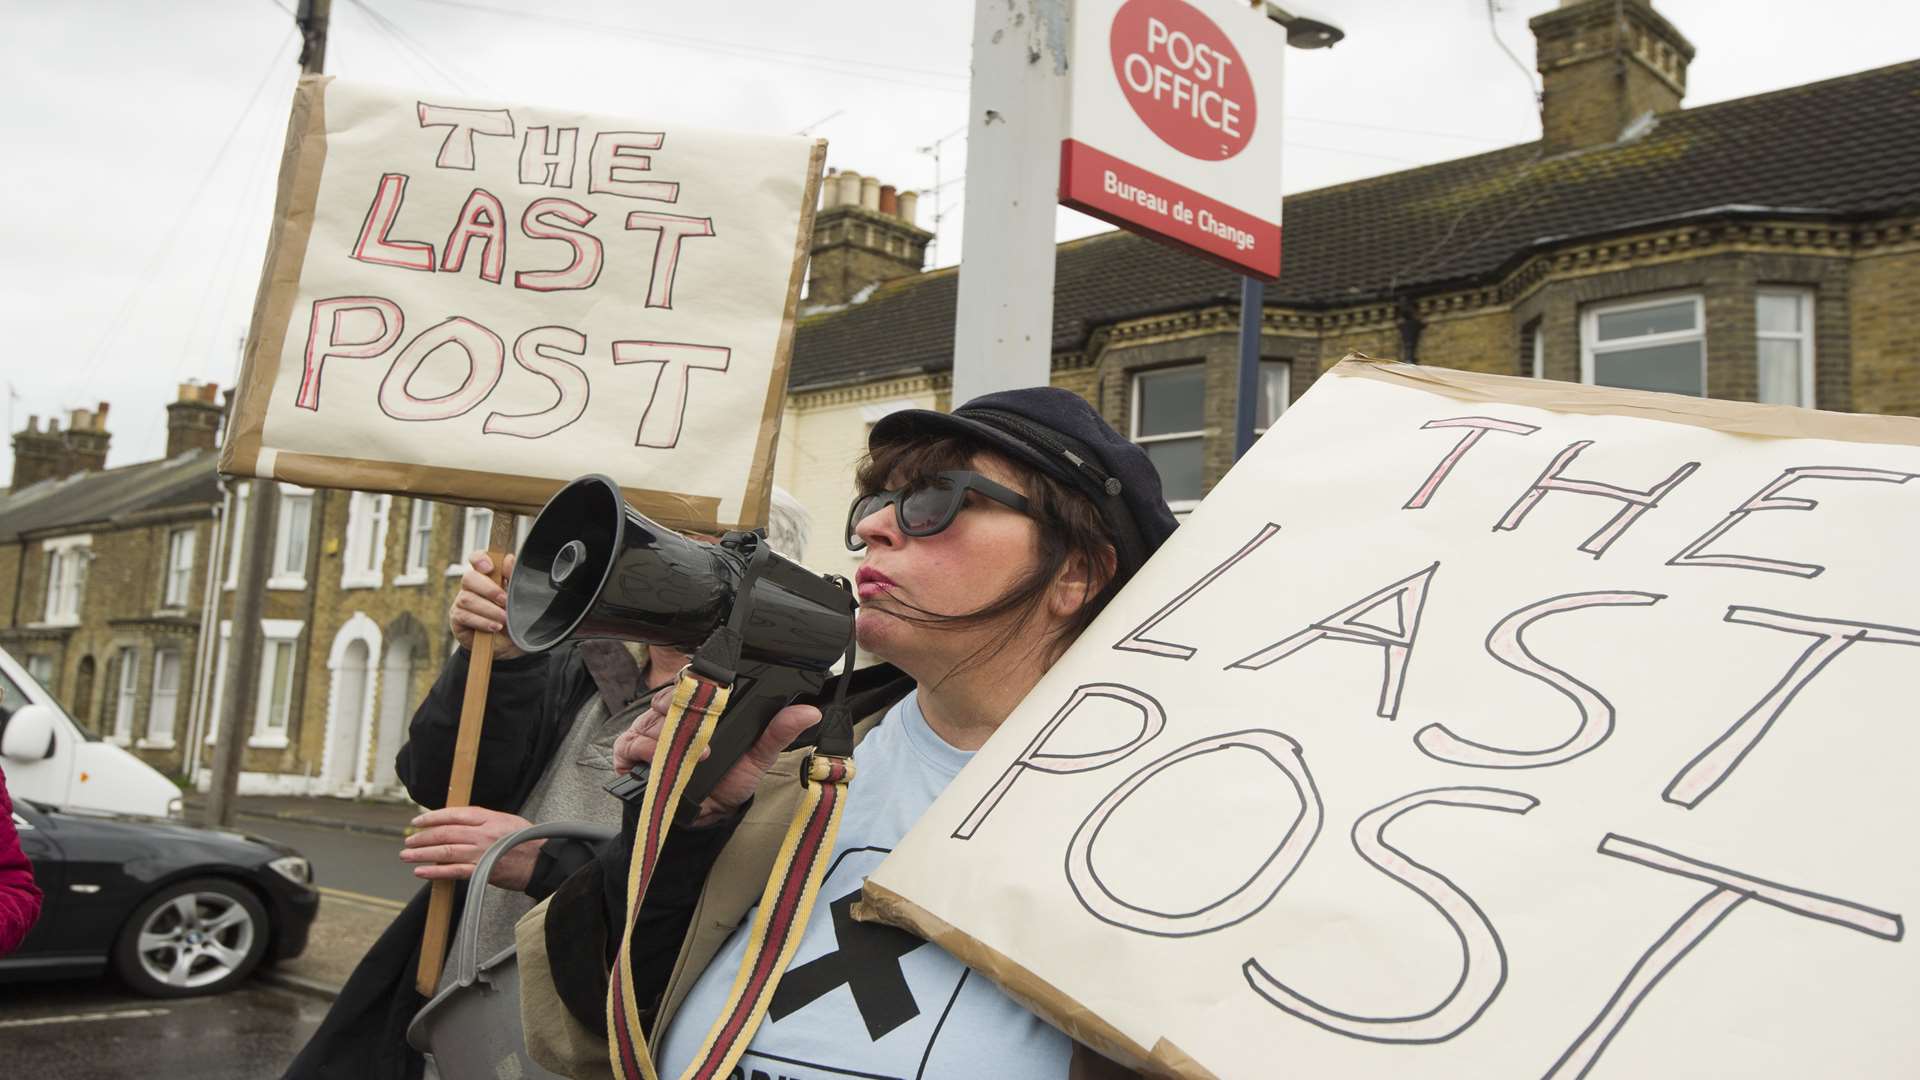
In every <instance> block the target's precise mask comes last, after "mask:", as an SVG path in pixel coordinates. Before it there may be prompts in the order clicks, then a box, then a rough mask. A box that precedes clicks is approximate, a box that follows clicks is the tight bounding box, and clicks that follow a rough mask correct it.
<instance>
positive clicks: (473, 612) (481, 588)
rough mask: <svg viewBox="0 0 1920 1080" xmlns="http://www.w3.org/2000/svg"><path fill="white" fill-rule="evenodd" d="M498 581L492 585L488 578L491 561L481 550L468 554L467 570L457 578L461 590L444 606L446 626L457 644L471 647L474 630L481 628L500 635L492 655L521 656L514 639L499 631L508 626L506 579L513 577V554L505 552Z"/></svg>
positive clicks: (495, 657) (464, 647) (494, 641)
mask: <svg viewBox="0 0 1920 1080" xmlns="http://www.w3.org/2000/svg"><path fill="white" fill-rule="evenodd" d="M501 565H502V566H503V567H504V569H503V570H502V571H501V573H500V584H498V585H495V584H494V583H493V580H492V579H491V578H489V577H487V575H488V574H490V573H492V572H493V560H492V559H490V558H488V557H487V553H486V552H484V551H476V552H474V553H473V554H471V555H468V556H467V572H466V573H465V574H463V575H461V577H460V591H459V592H457V593H455V594H454V596H453V606H452V607H450V608H448V609H447V628H448V629H450V630H452V631H453V638H454V640H455V641H458V642H459V643H460V647H461V648H463V649H466V650H468V651H469V652H471V651H472V650H473V632H474V631H475V630H483V631H486V632H488V633H492V634H499V635H500V636H499V637H496V638H494V639H493V658H494V659H495V660H511V659H513V658H514V657H516V656H519V655H520V650H519V649H516V648H514V647H513V639H512V638H510V637H508V636H507V635H505V634H503V633H501V631H502V630H504V629H505V628H506V625H507V582H509V581H512V580H513V556H512V555H508V556H507V557H506V561H505V562H504V563H502V564H501Z"/></svg>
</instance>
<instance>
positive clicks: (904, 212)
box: [900, 191, 920, 226]
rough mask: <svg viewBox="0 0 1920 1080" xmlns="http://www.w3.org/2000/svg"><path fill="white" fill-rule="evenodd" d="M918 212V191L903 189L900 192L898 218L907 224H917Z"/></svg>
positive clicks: (918, 222)
mask: <svg viewBox="0 0 1920 1080" xmlns="http://www.w3.org/2000/svg"><path fill="white" fill-rule="evenodd" d="M919 212H920V193H919V192H917V191H903V192H901V193H900V220H901V221H904V222H906V223H907V224H909V225H914V226H918V225H919V224H920V221H919Z"/></svg>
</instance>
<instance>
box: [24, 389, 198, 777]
mask: <svg viewBox="0 0 1920 1080" xmlns="http://www.w3.org/2000/svg"><path fill="white" fill-rule="evenodd" d="M210 391H211V388H210V387H198V386H183V387H181V401H180V402H177V403H176V405H175V407H172V408H171V409H170V413H169V416H170V420H171V419H172V418H174V417H179V418H181V420H182V422H183V423H184V422H187V421H201V420H203V419H204V415H203V414H204V413H205V412H207V411H211V412H212V414H213V415H214V416H216V417H217V416H218V415H219V411H220V409H219V406H218V405H213V404H210V403H209V402H208V401H206V400H204V398H205V397H206V396H210ZM106 418H107V407H106V406H105V405H104V404H103V405H101V406H100V408H99V410H98V411H92V410H85V409H76V410H74V411H73V413H72V414H71V415H70V422H69V424H68V426H67V429H66V430H65V431H61V430H60V428H59V424H58V421H57V420H54V421H49V423H48V425H47V429H46V430H44V431H42V430H41V429H40V426H39V423H38V422H37V420H33V421H29V422H28V425H27V429H26V430H25V431H22V432H19V433H17V434H15V435H14V439H13V445H14V477H13V483H12V485H11V486H10V487H9V488H8V489H7V490H6V491H5V492H0V645H4V646H5V647H6V649H7V651H8V652H10V653H12V654H13V655H14V656H15V657H16V658H17V659H19V660H20V662H21V663H22V664H24V665H25V666H26V668H27V670H28V671H29V672H30V673H31V674H32V675H33V676H34V678H36V679H37V680H39V681H40V682H41V683H42V684H44V685H45V686H46V687H47V688H48V689H49V690H50V691H52V692H53V694H54V695H55V696H56V697H58V698H59V699H60V700H61V702H63V703H64V704H65V705H66V706H67V709H68V711H69V712H71V713H72V714H73V716H74V718H75V719H76V720H78V721H79V722H80V724H81V725H82V726H83V727H84V728H86V729H87V730H88V731H89V732H91V733H93V734H96V735H99V736H101V737H103V738H110V739H113V740H114V741H116V742H119V743H121V744H122V745H126V746H132V747H137V748H139V749H141V750H142V751H144V752H146V756H148V757H149V758H151V759H155V760H160V761H165V760H167V759H169V758H170V757H173V756H177V754H178V753H179V750H180V747H179V742H178V738H179V736H178V732H179V731H180V730H181V722H182V721H183V720H184V718H185V717H186V716H187V715H188V714H189V713H190V712H191V710H192V709H193V707H194V701H193V694H192V676H193V672H194V670H195V666H196V663H197V662H198V660H199V644H200V640H201V634H200V629H201V622H202V619H203V616H204V613H205V610H206V603H205V601H206V592H207V587H206V586H207V566H206V558H207V552H208V551H210V550H211V548H212V537H213V530H214V528H215V515H214V507H215V505H216V504H217V503H218V501H219V496H220V489H219V485H218V483H217V482H216V480H215V477H214V473H213V466H214V454H213V438H212V429H211V428H208V429H206V435H205V437H204V438H198V439H196V438H186V437H181V438H176V437H175V433H174V432H172V430H171V429H170V431H169V436H170V437H169V440H168V442H169V447H168V449H169V453H168V455H167V456H166V457H165V458H162V459H161V460H159V461H149V462H144V463H142V464H139V465H129V466H125V467H122V468H117V469H103V468H102V465H103V464H104V463H105V461H106V452H107V446H108V443H109V441H110V439H111V436H110V434H109V432H108V431H107V426H106Z"/></svg>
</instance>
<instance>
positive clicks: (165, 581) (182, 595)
mask: <svg viewBox="0 0 1920 1080" xmlns="http://www.w3.org/2000/svg"><path fill="white" fill-rule="evenodd" d="M199 540H200V536H199V530H197V529H195V528H194V527H193V526H191V525H188V526H184V527H182V528H177V529H171V530H169V531H168V532H167V569H166V574H165V575H164V577H163V578H162V579H161V580H162V584H161V586H160V610H162V611H185V610H186V609H187V601H188V600H189V599H190V598H191V597H192V596H193V556H194V549H195V548H197V547H199V546H200V543H199Z"/></svg>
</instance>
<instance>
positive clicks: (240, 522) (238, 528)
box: [220, 480, 253, 589]
mask: <svg viewBox="0 0 1920 1080" xmlns="http://www.w3.org/2000/svg"><path fill="white" fill-rule="evenodd" d="M252 494H253V482H252V481H251V480H239V481H235V482H234V485H233V520H232V521H230V522H228V523H227V580H226V581H225V582H223V583H222V584H221V586H220V587H221V588H223V589H234V588H238V587H239V585H240V538H241V537H242V536H244V535H246V532H247V503H248V501H249V499H248V496H250V495H252Z"/></svg>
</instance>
